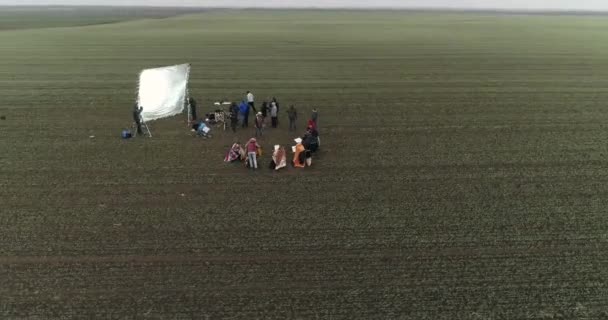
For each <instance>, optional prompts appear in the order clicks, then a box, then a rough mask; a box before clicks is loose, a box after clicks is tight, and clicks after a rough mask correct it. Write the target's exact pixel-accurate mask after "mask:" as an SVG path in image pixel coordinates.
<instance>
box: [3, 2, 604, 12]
mask: <svg viewBox="0 0 608 320" xmlns="http://www.w3.org/2000/svg"><path fill="white" fill-rule="evenodd" d="M49 4H56V5H148V6H202V7H326V8H336V7H355V8H370V7H400V8H472V9H527V10H542V9H546V10H592V11H599V10H602V11H608V0H299V1H296V0H246V1H245V0H0V5H49Z"/></svg>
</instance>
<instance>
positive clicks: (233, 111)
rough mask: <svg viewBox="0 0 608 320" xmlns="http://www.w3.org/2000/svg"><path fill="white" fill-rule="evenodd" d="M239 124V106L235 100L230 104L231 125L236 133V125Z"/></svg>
mask: <svg viewBox="0 0 608 320" xmlns="http://www.w3.org/2000/svg"><path fill="white" fill-rule="evenodd" d="M238 124H239V106H237V105H236V102H233V103H232V105H231V106H230V127H231V128H232V132H234V133H236V127H237V125H238Z"/></svg>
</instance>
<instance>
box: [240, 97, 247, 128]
mask: <svg viewBox="0 0 608 320" xmlns="http://www.w3.org/2000/svg"><path fill="white" fill-rule="evenodd" d="M239 111H240V113H241V117H242V118H243V123H242V127H243V128H247V127H249V105H248V104H247V102H245V101H242V102H241V105H240V106H239Z"/></svg>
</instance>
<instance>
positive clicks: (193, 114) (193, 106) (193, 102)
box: [188, 97, 198, 121]
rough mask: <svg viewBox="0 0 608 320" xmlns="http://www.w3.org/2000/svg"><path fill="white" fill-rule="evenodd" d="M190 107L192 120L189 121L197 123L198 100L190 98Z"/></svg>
mask: <svg viewBox="0 0 608 320" xmlns="http://www.w3.org/2000/svg"><path fill="white" fill-rule="evenodd" d="M188 106H189V108H190V117H191V118H190V119H188V120H189V121H196V119H198V117H197V116H196V100H194V98H192V97H190V98H188Z"/></svg>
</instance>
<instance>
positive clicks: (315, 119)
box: [310, 108, 319, 128]
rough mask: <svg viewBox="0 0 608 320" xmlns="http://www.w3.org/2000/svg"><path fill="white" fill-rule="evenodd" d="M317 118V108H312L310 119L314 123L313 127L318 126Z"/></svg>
mask: <svg viewBox="0 0 608 320" xmlns="http://www.w3.org/2000/svg"><path fill="white" fill-rule="evenodd" d="M318 118H319V112H318V111H317V108H314V109H312V114H311V115H310V120H312V121H313V122H314V123H315V128H317V127H318V123H317V119H318Z"/></svg>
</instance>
